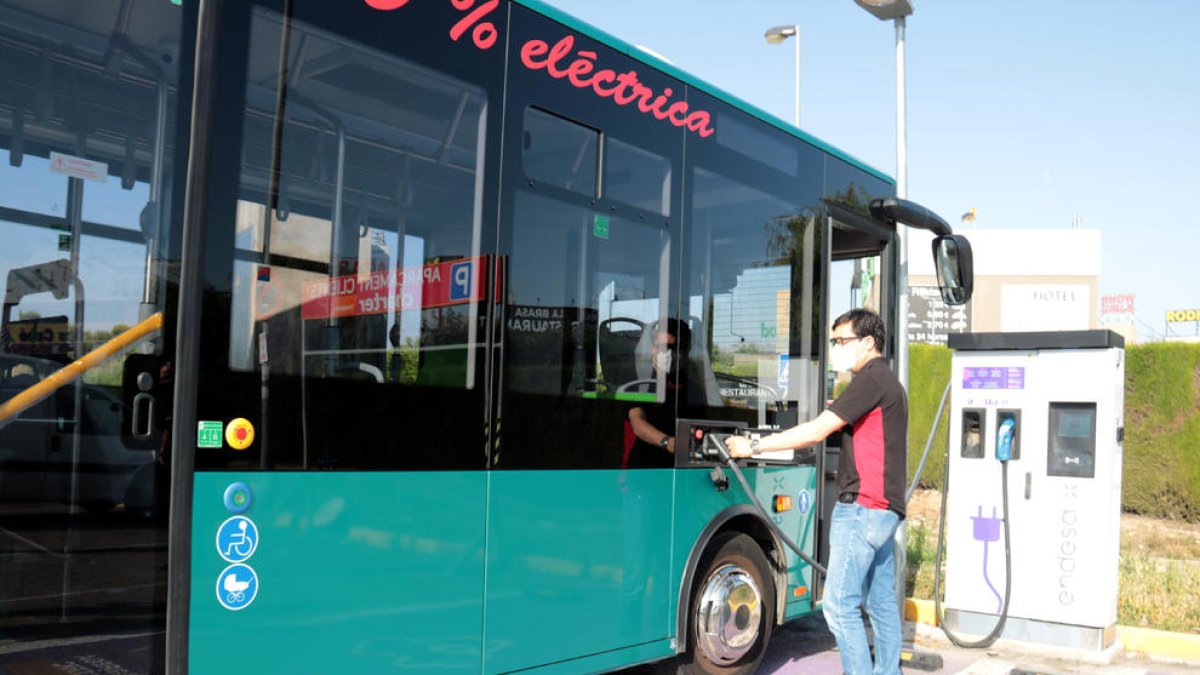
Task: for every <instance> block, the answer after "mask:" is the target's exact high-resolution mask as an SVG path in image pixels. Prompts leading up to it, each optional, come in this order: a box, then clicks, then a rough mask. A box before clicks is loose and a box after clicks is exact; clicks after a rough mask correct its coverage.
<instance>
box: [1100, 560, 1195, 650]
mask: <svg viewBox="0 0 1200 675" xmlns="http://www.w3.org/2000/svg"><path fill="white" fill-rule="evenodd" d="M1120 570H1121V573H1120V592H1119V593H1118V594H1117V623H1119V624H1122V625H1126V626H1144V627H1146V628H1157V629H1159V630H1169V631H1175V632H1178V633H1200V563H1198V562H1197V561H1183V560H1171V559H1169V558H1156V557H1152V556H1149V555H1146V554H1144V553H1132V554H1127V553H1124V552H1122V553H1121V563H1120Z"/></svg>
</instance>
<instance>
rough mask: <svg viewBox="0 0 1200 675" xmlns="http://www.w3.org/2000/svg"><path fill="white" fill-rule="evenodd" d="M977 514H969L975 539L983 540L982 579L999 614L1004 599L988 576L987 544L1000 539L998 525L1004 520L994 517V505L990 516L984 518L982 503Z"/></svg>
mask: <svg viewBox="0 0 1200 675" xmlns="http://www.w3.org/2000/svg"><path fill="white" fill-rule="evenodd" d="M978 513H979V515H977V516H971V520H972V524H973V525H974V532H973V534H974V536H975V541H982V542H983V581H984V583H986V584H987V586H988V588H990V589H991V590H992V595H995V596H996V613H997V614H999V613H1000V611H1001V610H1002V609H1004V599H1003V598H1002V597H1001V596H1000V592H999V591H997V590H996V587H995V585H993V584H992V580H991V579H989V578H988V544H989V543H991V542H993V541H999V540H1000V525H1001V524H1002V523H1003V522H1004V519H1003V518H997V517H996V507H994V506H993V507H992V517H991V518H985V517H984V516H983V505H980V506H979V510H978Z"/></svg>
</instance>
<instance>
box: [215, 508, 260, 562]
mask: <svg viewBox="0 0 1200 675" xmlns="http://www.w3.org/2000/svg"><path fill="white" fill-rule="evenodd" d="M257 548H258V526H257V525H255V524H254V521H253V520H250V519H249V518H247V517H246V516H230V517H229V518H227V519H226V520H225V522H223V523H221V527H219V528H217V554H218V555H220V556H221V557H222V558H224V559H225V560H226V561H228V562H232V563H236V562H242V561H243V560H248V559H249V558H250V556H252V555H254V550H255V549H257Z"/></svg>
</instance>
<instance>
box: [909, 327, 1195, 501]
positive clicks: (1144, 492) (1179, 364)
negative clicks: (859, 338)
mask: <svg viewBox="0 0 1200 675" xmlns="http://www.w3.org/2000/svg"><path fill="white" fill-rule="evenodd" d="M949 376H950V350H949V349H946V348H945V347H937V346H933V345H911V346H910V347H909V402H908V419H909V425H908V426H909V431H908V457H909V459H908V465H909V477H910V480H911V477H912V474H913V473H915V471H916V468H917V464H918V462H920V460H921V452H922V450H924V448H925V442H926V439H927V438H928V435H929V428H930V426H931V425H932V424H933V418H934V416H935V415H936V414H937V404H938V400H939V399H940V398H941V395H942V391H943V390H944V389H945V387H946V382H947V380H948V378H949ZM946 408H947V410H946V412H945V413H943V415H942V421H941V423H940V424H939V425H938V433H937V436H936V437H935V439H934V445H933V448H932V449H931V450H930V456H929V461H928V464H927V465H926V467H925V470H924V472H923V473H922V475H921V483H922V485H925V486H927V487H933V488H940V487H941V484H942V472H943V471H944V470H945V469H944V467H945V456H946V440H947V433H948V427H949V418H948V415H949V402H947V405H946ZM1124 450H1125V457H1124V475H1123V478H1122V489H1123V495H1122V507H1123V508H1124V509H1125V510H1126V511H1131V512H1134V513H1141V514H1144V515H1149V516H1156V517H1163V518H1175V519H1181V520H1189V521H1200V345H1197V344H1183V343H1155V344H1148V345H1130V346H1129V347H1128V348H1127V349H1126V350H1125V446H1124Z"/></svg>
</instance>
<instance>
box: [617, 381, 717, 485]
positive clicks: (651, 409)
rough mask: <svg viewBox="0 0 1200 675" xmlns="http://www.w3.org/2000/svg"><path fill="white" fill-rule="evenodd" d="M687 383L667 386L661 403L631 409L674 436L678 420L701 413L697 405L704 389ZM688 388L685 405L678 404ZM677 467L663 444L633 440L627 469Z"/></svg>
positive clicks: (692, 382)
mask: <svg viewBox="0 0 1200 675" xmlns="http://www.w3.org/2000/svg"><path fill="white" fill-rule="evenodd" d="M686 380H687V383H686V384H685V385H683V386H680V385H672V386H668V387H667V391H666V393H665V394H664V396H663V402H662V403H646V404H643V405H636V406H632V407H631V408H630V410H631V411H632V410H633V408H641V409H642V415H644V416H645V418H646V421H647V422H649V423H650V424H651V425H652V426H654V428H655V429H658V430H659V431H661V432H663V434H665V435H667V436H674V435H675V420H676V419H678V418H680V417H683V418H693V417H697V416H699V415H700V412H701V410H702V408H701V406H700V405H699V403H698V402H700V401H703V400H704V390H703V389H702V388H700V386H699V385H697V384H695V379H693V378H690V377H689V378H686ZM684 389H686V398H685V399H684V401H683V404H682V405H678V406H677V404H678V402H679V398H680V397H679V395H678V394H679V392H680V391H683V390H684ZM672 466H675V455H672V454H671V453H669V452H667V449H666V448H664V447H662V446H661V445H658V444H657V443H655V444H653V445H652V444H650V443H647V442H645V441H643V440H642V439H640V438H637V437H634V440H633V448H632V449H630V451H629V461H628V462H627V463H626V467H628V468H631V469H639V468H669V467H672Z"/></svg>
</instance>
